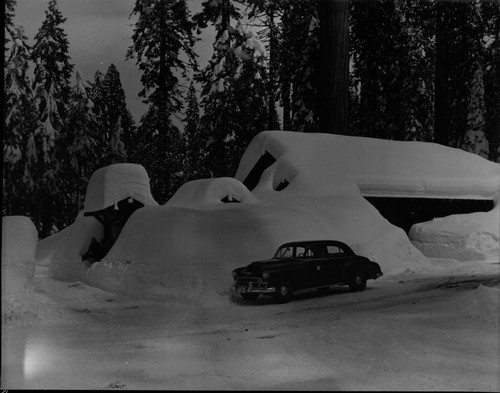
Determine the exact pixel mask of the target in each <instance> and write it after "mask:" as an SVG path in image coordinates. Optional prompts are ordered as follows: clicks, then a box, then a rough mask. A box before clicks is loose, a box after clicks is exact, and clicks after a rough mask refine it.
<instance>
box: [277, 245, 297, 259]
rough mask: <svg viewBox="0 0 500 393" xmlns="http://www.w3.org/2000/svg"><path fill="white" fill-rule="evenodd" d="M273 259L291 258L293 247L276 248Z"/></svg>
mask: <svg viewBox="0 0 500 393" xmlns="http://www.w3.org/2000/svg"><path fill="white" fill-rule="evenodd" d="M274 258H275V259H287V258H293V247H290V246H287V247H280V248H278V251H276V254H274Z"/></svg>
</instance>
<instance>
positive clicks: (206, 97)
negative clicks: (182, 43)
mask: <svg viewBox="0 0 500 393" xmlns="http://www.w3.org/2000/svg"><path fill="white" fill-rule="evenodd" d="M203 5H204V12H203V13H200V14H198V15H195V17H194V19H195V20H197V21H198V25H199V27H205V26H206V25H207V23H211V24H213V26H214V27H215V28H216V40H215V43H214V45H213V48H214V52H213V55H212V58H211V59H210V61H209V64H208V65H207V66H206V67H205V69H203V70H202V71H201V72H200V73H199V74H198V75H197V77H196V79H197V80H198V82H200V83H201V85H202V93H201V100H202V106H203V116H202V118H201V120H200V122H201V129H202V130H203V134H202V135H201V140H202V143H203V144H204V146H205V151H206V159H205V163H204V165H205V170H206V172H207V173H208V174H209V176H213V177H221V176H233V175H234V173H235V172H236V169H237V165H238V163H239V160H240V159H241V155H242V154H243V151H244V149H245V148H246V146H247V145H248V143H249V141H250V140H251V139H252V138H253V137H254V136H255V135H256V134H257V133H258V132H260V131H262V130H263V129H265V127H266V122H267V117H268V116H267V107H268V102H267V92H266V86H265V81H266V80H267V74H266V69H265V67H264V62H263V59H264V55H265V53H266V51H265V48H264V46H263V45H262V43H261V42H260V41H259V39H258V37H257V34H256V33H255V32H253V31H252V30H251V29H248V28H247V27H245V26H243V25H242V24H241V23H240V22H239V20H238V19H239V18H240V17H241V16H240V14H239V12H238V10H237V9H236V8H235V7H234V5H233V4H232V3H231V2H230V1H227V0H223V1H220V2H209V1H207V2H204V3H203ZM232 20H235V21H236V22H237V23H236V26H235V27H233V26H231V21H232Z"/></svg>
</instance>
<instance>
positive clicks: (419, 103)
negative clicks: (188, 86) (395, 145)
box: [350, 0, 434, 140]
mask: <svg viewBox="0 0 500 393" xmlns="http://www.w3.org/2000/svg"><path fill="white" fill-rule="evenodd" d="M432 7H433V4H432V3H427V2H412V1H409V0H402V1H397V2H387V1H383V0H379V1H373V2H364V1H355V2H353V3H352V6H351V14H352V18H351V21H352V24H351V33H352V40H351V41H352V62H353V68H354V69H353V74H352V79H351V83H352V85H351V86H352V91H354V92H355V93H356V95H357V97H356V96H355V97H354V98H355V100H354V101H353V102H352V107H351V109H352V110H351V112H352V113H351V121H350V127H351V131H350V133H351V134H354V135H365V136H371V137H376V138H385V139H398V140H431V139H432V133H433V129H432V128H433V116H432V115H433V111H432V106H433V105H432V103H433V74H434V72H433V64H432V63H431V61H430V60H431V59H432V54H433V47H432V37H433V25H432V20H433V19H432V15H433V14H432ZM429 20H430V22H429Z"/></svg>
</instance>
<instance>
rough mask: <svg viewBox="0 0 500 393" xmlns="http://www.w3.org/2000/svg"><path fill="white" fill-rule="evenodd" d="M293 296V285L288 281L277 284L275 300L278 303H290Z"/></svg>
mask: <svg viewBox="0 0 500 393" xmlns="http://www.w3.org/2000/svg"><path fill="white" fill-rule="evenodd" d="M292 296H293V290H292V285H291V284H290V283H289V282H288V281H282V282H280V283H279V284H278V285H277V286H276V293H275V294H274V300H276V301H277V302H278V303H288V302H289V301H290V299H291V298H292Z"/></svg>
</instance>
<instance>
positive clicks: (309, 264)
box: [292, 246, 317, 290]
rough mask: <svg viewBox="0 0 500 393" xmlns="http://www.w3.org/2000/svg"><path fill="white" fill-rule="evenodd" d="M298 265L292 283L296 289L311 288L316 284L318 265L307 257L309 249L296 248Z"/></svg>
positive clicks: (293, 272)
mask: <svg viewBox="0 0 500 393" xmlns="http://www.w3.org/2000/svg"><path fill="white" fill-rule="evenodd" d="M295 260H296V265H295V267H294V268H293V271H292V281H293V282H294V284H295V289H298V290H300V289H306V288H311V287H312V286H314V285H315V282H316V279H317V277H316V265H315V264H314V262H313V261H312V259H311V258H308V256H307V249H306V247H304V246H296V247H295Z"/></svg>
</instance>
